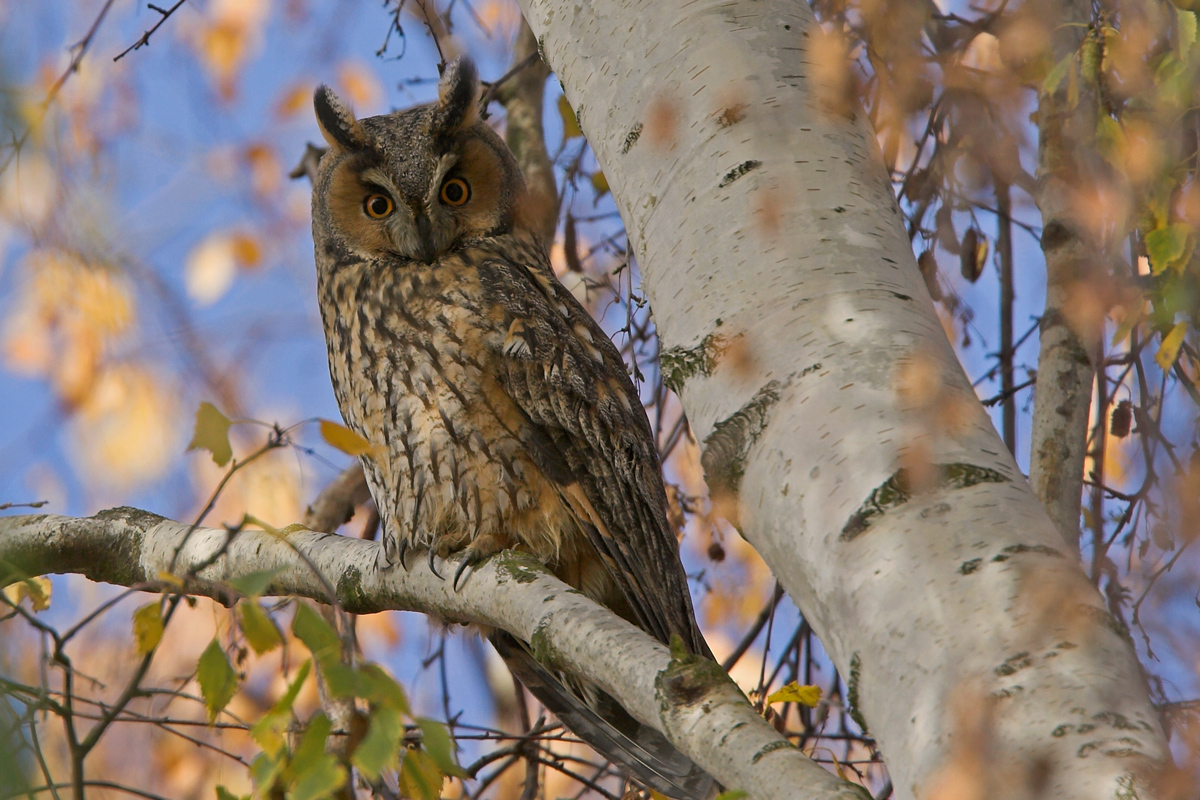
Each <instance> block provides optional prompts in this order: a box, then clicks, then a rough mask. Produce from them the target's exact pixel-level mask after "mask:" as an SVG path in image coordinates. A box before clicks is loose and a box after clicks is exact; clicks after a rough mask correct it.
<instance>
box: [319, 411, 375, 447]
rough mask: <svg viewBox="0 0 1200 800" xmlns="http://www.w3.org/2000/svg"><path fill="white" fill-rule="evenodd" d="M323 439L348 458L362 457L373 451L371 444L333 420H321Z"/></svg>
mask: <svg viewBox="0 0 1200 800" xmlns="http://www.w3.org/2000/svg"><path fill="white" fill-rule="evenodd" d="M321 438H322V439H324V440H325V442H326V443H327V444H329V445H331V446H333V447H336V448H337V449H338V450H341V451H342V452H343V453H345V454H346V455H348V456H361V455H362V454H364V453H369V452H371V450H372V449H373V448H372V447H371V443H370V442H368V441H367V440H366V439H364V438H363V437H361V436H359V435H358V434H357V433H355V432H354V431H352V430H350V429H349V428H347V427H346V426H345V425H339V424H338V423H336V422H333V421H331V420H327V419H323V420H321Z"/></svg>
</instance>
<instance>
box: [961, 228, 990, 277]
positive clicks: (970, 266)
mask: <svg viewBox="0 0 1200 800" xmlns="http://www.w3.org/2000/svg"><path fill="white" fill-rule="evenodd" d="M961 248H962V252H961V254H960V255H959V267H960V270H961V272H962V276H963V277H964V278H966V279H967V280H968V281H970V282H971V283H974V282H975V281H977V280H979V276H980V275H982V274H983V268H984V266H985V265H986V264H987V257H988V240H987V237H986V236H984V235H983V234H982V233H980V232H979V231H978V230H977V229H976V228H968V229H967V232H966V233H964V234H963V238H962V245H961Z"/></svg>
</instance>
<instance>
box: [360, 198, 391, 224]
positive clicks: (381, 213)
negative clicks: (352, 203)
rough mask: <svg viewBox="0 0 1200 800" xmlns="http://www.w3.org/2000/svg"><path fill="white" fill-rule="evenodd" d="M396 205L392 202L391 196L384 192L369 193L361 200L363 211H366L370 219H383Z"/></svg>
mask: <svg viewBox="0 0 1200 800" xmlns="http://www.w3.org/2000/svg"><path fill="white" fill-rule="evenodd" d="M395 208H396V206H395V205H394V204H393V203H392V198H390V197H388V196H387V195H386V194H373V195H369V196H368V197H367V199H366V200H364V201H363V211H365V212H367V216H368V217H371V218H372V219H383V218H384V217H386V216H388V215H389V214H391V213H392V211H394V210H395Z"/></svg>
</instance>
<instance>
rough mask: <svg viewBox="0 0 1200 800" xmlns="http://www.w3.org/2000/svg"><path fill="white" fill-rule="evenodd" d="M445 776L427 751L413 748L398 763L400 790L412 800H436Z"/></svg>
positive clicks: (439, 794)
mask: <svg viewBox="0 0 1200 800" xmlns="http://www.w3.org/2000/svg"><path fill="white" fill-rule="evenodd" d="M445 777H446V776H445V775H444V774H443V773H442V771H441V770H440V769H438V765H437V763H436V762H435V761H434V760H433V758H431V757H430V755H429V754H428V753H426V752H425V751H424V750H421V749H418V748H413V749H410V750H409V751H408V752H406V753H405V754H404V761H403V762H401V764H400V792H401V794H402V795H403V796H404V797H411V798H413V800H437V798H439V797H440V796H441V794H442V780H443V779H444V778H445Z"/></svg>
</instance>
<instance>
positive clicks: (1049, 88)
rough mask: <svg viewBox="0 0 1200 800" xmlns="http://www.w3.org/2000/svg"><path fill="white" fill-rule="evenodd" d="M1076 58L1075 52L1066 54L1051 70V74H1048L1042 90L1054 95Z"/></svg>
mask: <svg viewBox="0 0 1200 800" xmlns="http://www.w3.org/2000/svg"><path fill="white" fill-rule="evenodd" d="M1074 60H1075V54H1074V53H1071V54H1070V55H1068V56H1064V57H1063V58H1062V60H1060V61H1059V62H1058V63H1057V64H1055V65H1054V67H1053V68H1052V69H1051V70H1050V74H1049V75H1047V76H1046V79H1045V80H1044V81H1042V91H1044V92H1045V93H1046V94H1049V95H1053V94H1054V93H1055V92H1057V91H1058V87H1059V84H1061V83H1062V79H1063V78H1065V77H1066V76H1067V70H1068V69H1070V68H1071V62H1072V61H1074Z"/></svg>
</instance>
